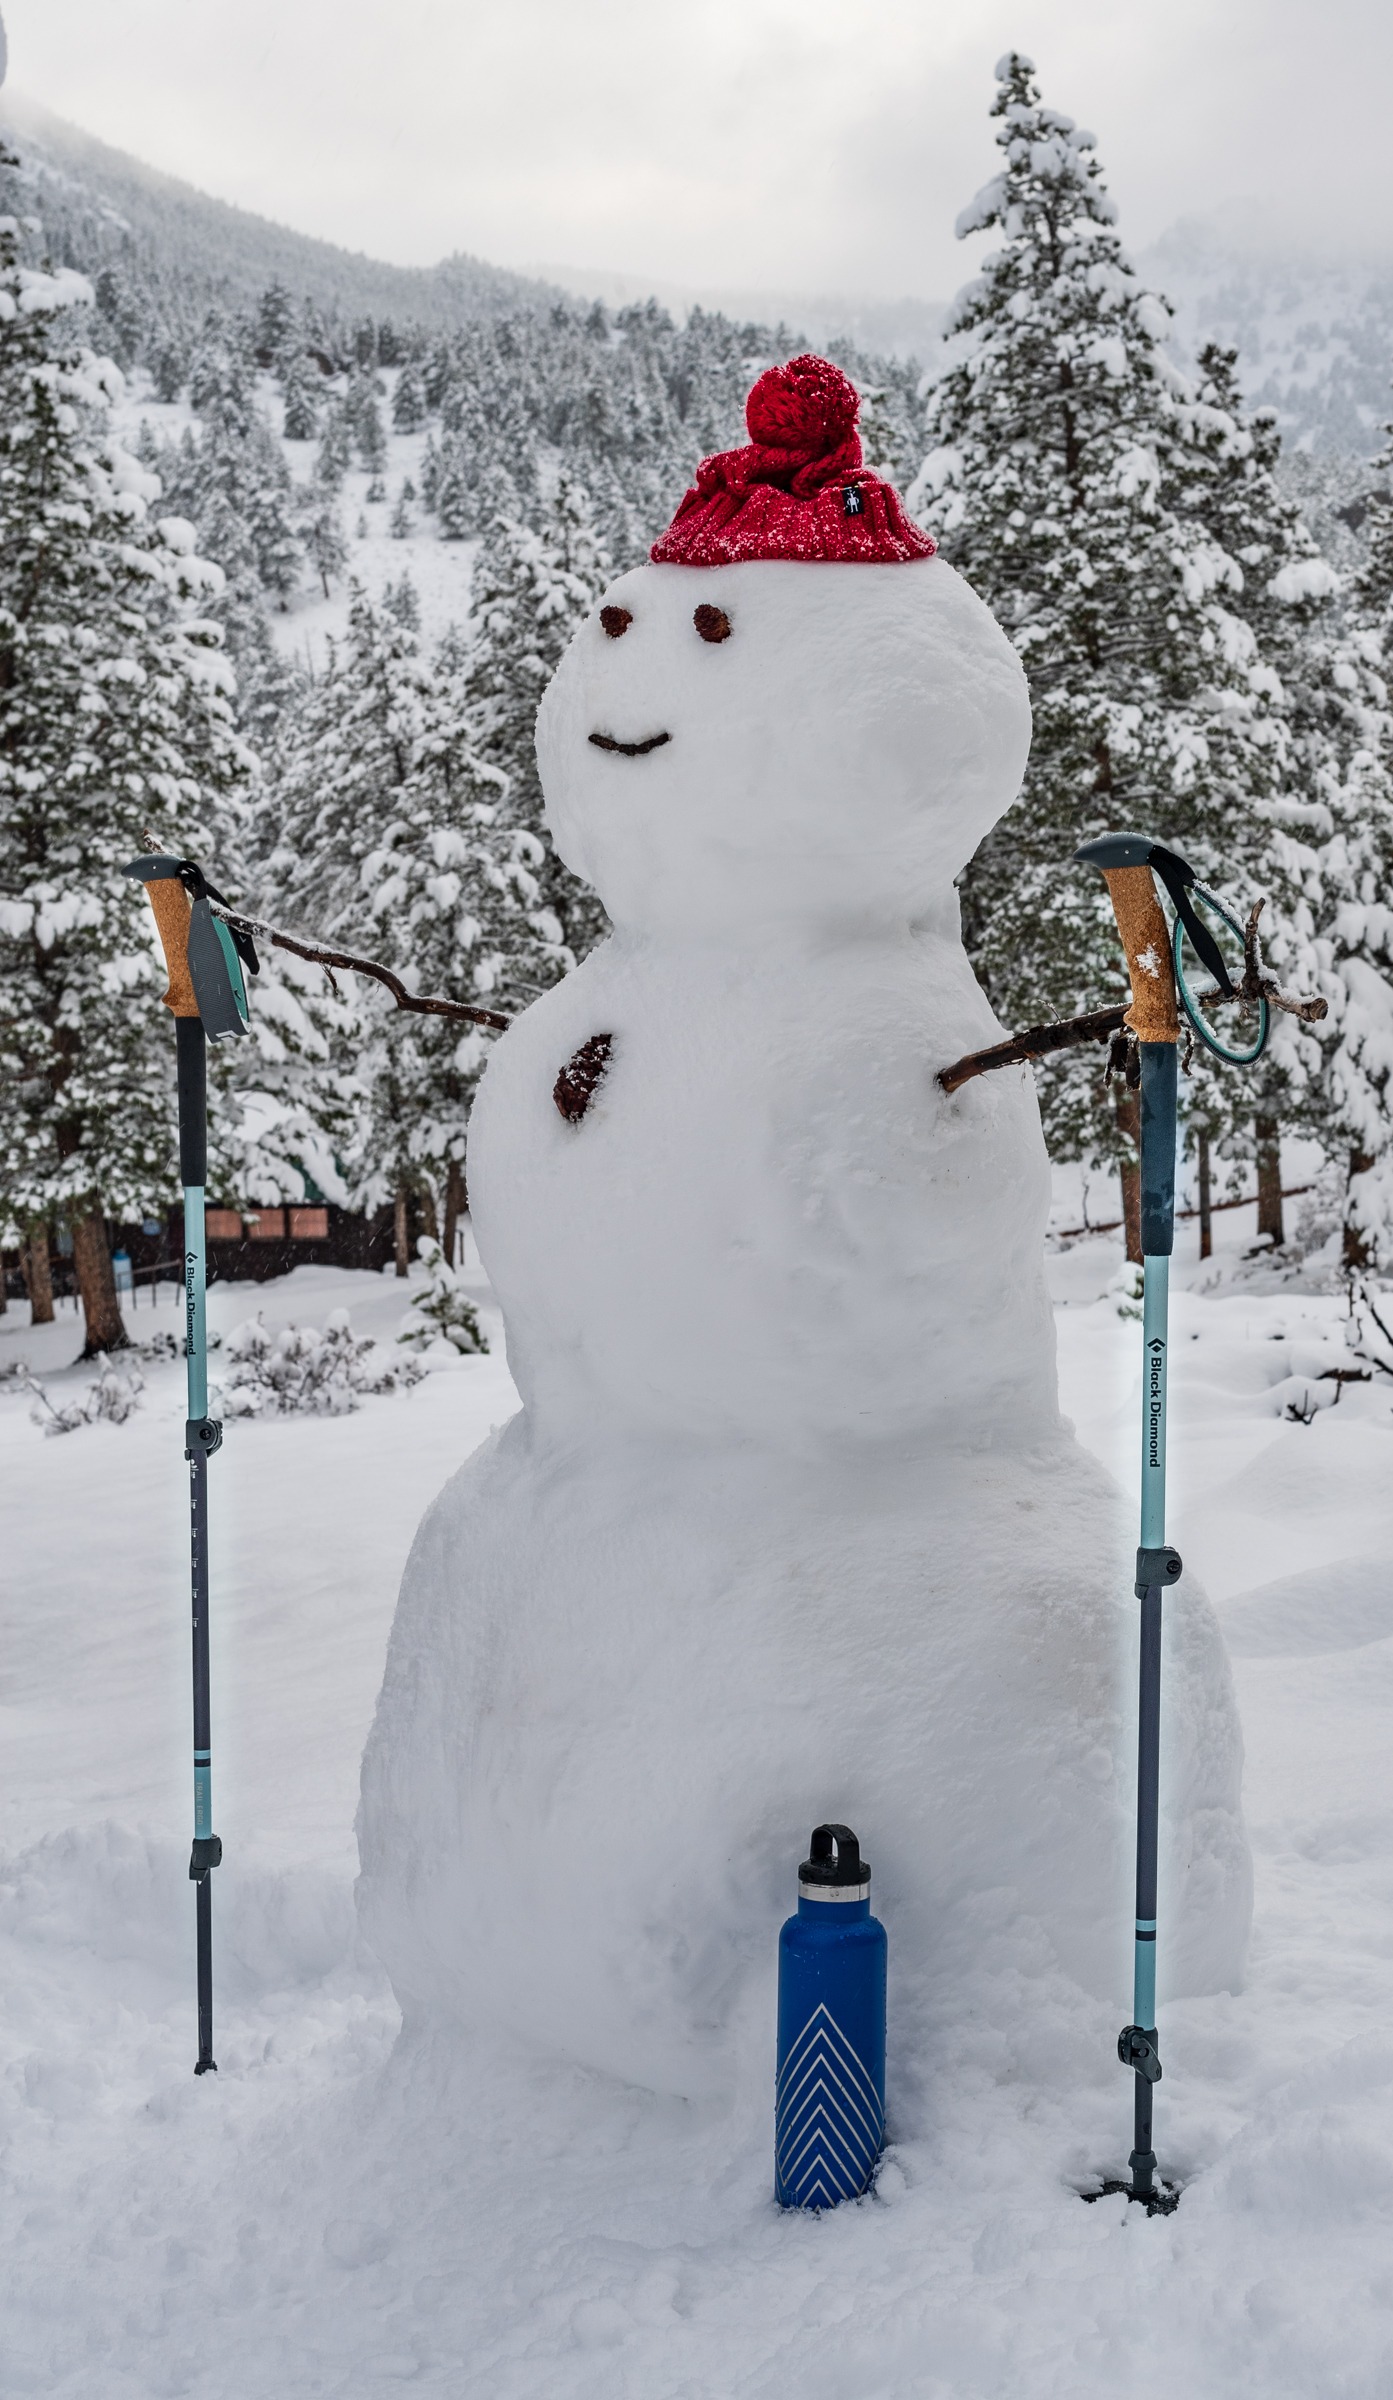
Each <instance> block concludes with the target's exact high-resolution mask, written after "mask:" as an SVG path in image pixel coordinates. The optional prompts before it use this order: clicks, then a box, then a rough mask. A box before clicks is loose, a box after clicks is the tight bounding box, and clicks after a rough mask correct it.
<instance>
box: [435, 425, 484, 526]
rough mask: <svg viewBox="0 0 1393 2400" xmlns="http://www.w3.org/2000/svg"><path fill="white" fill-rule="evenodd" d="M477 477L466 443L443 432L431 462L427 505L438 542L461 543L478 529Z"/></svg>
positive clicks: (452, 434) (456, 435) (453, 435)
mask: <svg viewBox="0 0 1393 2400" xmlns="http://www.w3.org/2000/svg"><path fill="white" fill-rule="evenodd" d="M476 481H477V477H476V474H475V470H474V464H473V460H472V459H471V457H470V453H469V449H468V445H467V443H466V442H465V441H464V439H463V437H462V436H461V435H459V434H457V433H447V434H446V435H445V437H444V439H443V440H442V442H441V444H440V447H439V450H438V451H437V452H436V454H435V456H434V457H433V459H432V461H431V488H432V491H433V493H434V498H433V500H432V502H431V505H432V507H433V509H434V511H435V521H436V524H437V525H438V526H439V528H440V538H441V540H442V542H463V541H467V540H468V539H469V536H470V535H471V534H473V533H477V532H478V529H479V523H478V506H479V496H478V493H477V491H476V490H475V483H476Z"/></svg>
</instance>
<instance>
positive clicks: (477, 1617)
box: [359, 1416, 1251, 2094]
mask: <svg viewBox="0 0 1393 2400" xmlns="http://www.w3.org/2000/svg"><path fill="white" fill-rule="evenodd" d="M1124 1516H1125V1510H1124V1508H1123V1505H1122V1503H1121V1500H1120V1498H1119V1495H1118V1494H1117V1492H1116V1490H1115V1489H1114V1487H1113V1486H1112V1485H1111V1484H1110V1482H1109V1481H1108V1479H1107V1477H1106V1476H1105V1475H1104V1474H1103V1473H1102V1471H1101V1469H1099V1468H1098V1467H1097V1466H1096V1465H1095V1463H1094V1462H1093V1461H1091V1460H1090V1459H1089V1458H1088V1457H1087V1456H1086V1455H1085V1453H1084V1452H1082V1451H1081V1450H1080V1449H1078V1447H1077V1446H1076V1445H1075V1444H1074V1443H1073V1442H1072V1441H1070V1440H1068V1439H1067V1438H1065V1439H1063V1440H1061V1441H1057V1442H1055V1443H1053V1444H1051V1445H1050V1446H1049V1447H1048V1448H1046V1449H1042V1450H1040V1451H1038V1452H1036V1453H1033V1454H1031V1455H1029V1456H1026V1457H1021V1456H1019V1455H1017V1456H1014V1457H1008V1456H1004V1455H1000V1454H981V1453H979V1454H973V1455H963V1454H956V1455H946V1456H941V1457H939V1458H938V1459H936V1460H930V1461H927V1462H926V1461H924V1460H923V1459H922V1458H919V1457H914V1456H910V1455H908V1454H907V1453H904V1452H900V1453H897V1454H893V1455H891V1454H888V1453H885V1452H876V1453H865V1454H861V1455H857V1454H856V1453H854V1452H853V1451H851V1450H849V1449H848V1450H844V1451H843V1452H841V1453H840V1454H839V1456H838V1457H837V1458H836V1459H829V1460H828V1461H827V1462H826V1463H825V1464H824V1466H823V1467H821V1468H820V1469H814V1468H812V1467H810V1466H806V1465H805V1466H803V1467H794V1466H793V1465H791V1464H790V1463H789V1462H788V1461H779V1460H776V1459H771V1458H769V1457H759V1456H755V1455H753V1454H751V1453H743V1454H739V1455H731V1454H728V1453H724V1452H721V1453H713V1452H702V1451H688V1452H682V1453H678V1452H675V1451H673V1450H671V1449H665V1448H658V1447H645V1448H641V1449H640V1448H636V1449H634V1450H633V1451H632V1452H630V1453H628V1454H627V1455H615V1454H614V1453H612V1452H610V1453H607V1454H605V1455H604V1456H603V1457H602V1458H601V1459H599V1460H597V1459H596V1458H595V1457H593V1456H589V1457H587V1456H584V1455H581V1454H579V1453H574V1452H573V1453H570V1454H567V1455H560V1454H554V1453H553V1454H551V1455H545V1456H544V1455H540V1454H538V1453H537V1452H536V1451H534V1449H533V1447H532V1445H531V1440H530V1429H529V1426H528V1423H527V1420H526V1418H525V1417H522V1416H519V1417H517V1418H515V1419H514V1420H513V1422H512V1423H511V1424H510V1425H509V1426H507V1427H505V1429H504V1430H503V1432H502V1433H501V1434H499V1435H497V1436H495V1437H494V1439H493V1440H492V1441H490V1442H489V1443H488V1444H487V1445H486V1446H485V1447H484V1449H483V1450H481V1451H480V1452H479V1453H478V1454H477V1455H476V1456H475V1457H474V1458H473V1459H471V1460H470V1461H469V1463H468V1464H467V1465H466V1466H465V1467H464V1468H463V1469H462V1470H461V1472H460V1473H459V1474H458V1475H457V1476H456V1477H455V1478H454V1480H453V1481H452V1482H451V1483H450V1484H449V1485H448V1486H447V1487H446V1489H445V1491H444V1492H443V1494H442V1495H441V1497H440V1499H439V1500H438V1501H437V1502H436V1504H435V1506H434V1507H433V1508H432V1510H431V1511H430V1513H429V1514H428V1516H427V1517H426V1519H425V1521H424V1523H423V1525H422V1527H421V1530H420V1532H419V1534H418V1536H417V1539H416V1544H415V1547H414V1549H413V1551H412V1554H411V1558H410V1561H409V1563H408V1566H407V1570H406V1575H405V1579H404V1582H403V1587H402V1594H401V1600H400V1604H399V1607H398V1612H397V1618H396V1623H395V1626H394V1629H393V1634H392V1640H391V1646H390V1651H389V1656H388V1663H387V1671H386V1678H385V1682H384V1686H383V1690H382V1695H381V1698H380V1701H379V1704H378V1711H377V1718H376V1722H375V1724H374V1727H373V1731H372V1734H371V1737H370V1739H369V1743H368V1748H367V1753H366V1757H365V1760H364V1770H363V1792H362V1804H361V1808H360V1812H359V1838H360V1848H361V1857H362V1877H361V1881H360V1885H359V1904H360V1909H361V1913H362V1920H363V1924H364V1928H365V1930H366V1933H367V1935H368V1938H369V1940H370V1942H371V1943H372V1945H373V1947H374V1948H375V1949H376V1951H377V1952H378V1954H379V1956H380V1957H381V1958H382V1960H383V1962H384V1963H385V1965H386V1967H387V1970H388V1972H389V1974H390V1976H391V1978H392V1981H393V1984H394V1986H395V1989H396V1992H397V1996H398V1999H399V2000H400V2002H401V2005H402V2008H403V2011H404V2014H405V2016H406V2019H407V2022H408V2023H409V2024H413V2023H414V2024H420V2023H430V2022H436V2023H438V2022H440V2021H441V2020H447V2021H448V2020H454V2021H455V2022H457V2023H464V2024H468V2023H488V2024H493V2025H496V2026H498V2027H501V2028H505V2029H507V2030H508V2031H510V2032H511V2033H514V2034H518V2035H521V2036H522V2037H523V2038H524V2039H527V2040H530V2041H533V2042H535V2043H537V2044H539V2045H541V2046H542V2047H544V2048H545V2049H546V2050H547V2051H549V2052H552V2053H554V2054H557V2055H561V2056H566V2057H571V2058H574V2059H578V2060H580V2061H582V2062H584V2063H586V2064H588V2065H591V2066H595V2067H598V2068H601V2069H603V2070H605V2071H607V2072H609V2073H612V2074H614V2075H617V2076H620V2077H623V2078H625V2079H626V2080H629V2081H633V2082H638V2083H644V2084H648V2085H651V2086H653V2087H654V2088H656V2089H659V2090H666V2091H672V2092H679V2093H689V2094H696V2093H698V2092H718V2091H722V2090H724V2091H733V2090H734V2089H735V2088H737V2086H746V2085H748V2084H749V2083H750V2081H751V2079H752V2078H753V2079H756V2080H759V2079H763V2078H764V2077H765V2076H766V2071H767V2069H768V2065H769V2056H770V2046H771V2043H772V2020H771V2018H770V2013H769V2012H770V2008H771V2005H772V2002H771V1990H772V1975H773V1966H774V1954H775V1940H776V1936H777V1932H778V1927H779V1924H780V1922H781V1920H782V1918H783V1917H784V1916H785V1915H787V1914H788V1913H789V1911H790V1909H791V1908H792V1906H793V1904H794V1899H795V1893H796V1883H795V1871H796V1867H797V1862H798V1860H799V1859H800V1858H801V1857H802V1856H803V1855H804V1854H805V1849H806V1842H807V1836H808V1833H809V1830H810V1828H811V1827H812V1826H813V1825H814V1824H816V1823H818V1822H820V1821H821V1820H823V1819H825V1818H832V1819H840V1820H843V1821H845V1822H846V1823H848V1824H850V1825H852V1826H854V1827H855V1829H856V1831H857V1833H858V1834H859V1835H860V1837H861V1840H862V1844H863V1847H864V1849H865V1852H866V1854H867V1856H868V1857H869V1858H870V1860H871V1862H872V1867H873V1870H874V1882H873V1887H872V1890H873V1905H874V1906H875V1908H876V1911H877V1913H878V1914H879V1915H880V1916H881V1917H883V1919H884V1921H885V1923H886V1925H887V1927H888V1929H889V1934H890V1943H891V1975H892V2006H893V2005H894V1995H895V1994H896V1993H898V1995H899V2000H900V2003H901V2004H902V2005H907V2006H908V2007H909V2009H910V2011H911V2012H912V2013H913V2014H915V2015H917V2014H918V2013H919V2011H918V2004H917V2003H916V2000H915V1995H916V1994H917V1995H919V1996H920V2000H922V1999H923V1998H924V1997H925V1996H926V1995H927V1994H929V1993H930V1991H931V1992H932V1993H933V1994H934V1995H936V1998H935V1999H934V2001H933V2002H932V2006H933V2007H934V2008H938V2007H941V2006H943V2005H945V2004H947V2005H950V2006H951V1990H952V1987H953V1986H954V1984H955V1983H957V1984H959V1985H961V1987H962V1988H963V1990H964V1991H965V1990H966V1988H967V1986H968V1984H969V1982H970V1983H971V1984H972V1985H973V1986H974V1989H975V1993H976V1997H975V2001H974V2005H976V2006H979V2007H980V2005H981V1982H980V1968H981V1959H980V1955H979V1951H980V1943H981V1929H982V1925H983V1921H984V1919H983V1909H984V1905H985V1907H986V1909H987V1913H988V1915H989V1917H990V1921H991V1924H992V1927H993V1933H992V1953H993V1959H994V1961H996V1962H997V1963H998V1964H999V1966H1000V1968H1001V1972H1000V1973H999V1974H998V1975H997V1976H996V1979H995V1983H996V1988H998V1989H999V1991H1000V1994H1001V2005H1002V2007H1003V2009H1005V2008H1007V2007H1010V2008H1012V2009H1014V2010H1015V2011H1016V2012H1019V2009H1020V2006H1021V2005H1022V1991H1023V1989H1024V1988H1025V1987H1024V1986H1023V1984H1022V1980H1021V1978H1022V1976H1025V1977H1027V1978H1028V1977H1029V1976H1030V1975H1032V1974H1033V1973H1035V1972H1037V1971H1038V1970H1039V1967H1040V1965H1041V1962H1042V1960H1045V1961H1047V1960H1048V1959H1049V1957H1050V1955H1051V1953H1052V1955H1053V1958H1054V1960H1055V1961H1057V1963H1058V1966H1059V1967H1060V1968H1061V1969H1062V1970H1063V1971H1064V1973H1065V1974H1066V1975H1068V1976H1070V1977H1072V1978H1073V1979H1074V1980H1075V1981H1076V1982H1077V1983H1079V1984H1082V1985H1083V1986H1084V1987H1086V1988H1087V1989H1088V1990H1090V1991H1092V1992H1094V1993H1097V1994H1099V1995H1103V1996H1107V1995H1111V1996H1112V1997H1113V1998H1114V1999H1115V2000H1116V2003H1117V2007H1118V2011H1119V2016H1118V2022H1119V2023H1121V2022H1122V2021H1123V2019H1124V2017H1125V2016H1126V2015H1127V2014H1129V2013H1130V1991H1131V1940H1130V1916H1131V1908H1132V1893H1131V1877H1132V1865H1133V1805H1134V1790H1135V1714H1136V1638H1137V1608H1136V1603H1135V1601H1133V1600H1132V1599H1131V1598H1130V1597H1129V1596H1128V1595H1129V1587H1130V1580H1131V1573H1132V1553H1131V1552H1130V1550H1128V1549H1127V1547H1126V1546H1125V1543H1124V1541H1123V1539H1122V1525H1123V1520H1124ZM1164 1673H1165V1701H1164V1707H1165V1715H1164V1724H1163V1789H1162V1806H1163V1822H1162V1834H1161V1851H1162V1867H1161V1949H1160V1967H1161V1978H1162V1993H1163V1996H1164V1995H1165V1994H1166V1993H1168V1992H1169V1993H1195V1992H1203V1991H1212V1990H1218V1989H1222V1988H1225V1987H1228V1988H1234V1987H1236V1985H1237V1983H1238V1981H1239V1978H1240V1976H1241V1972H1242V1965H1243V1958H1244V1952H1245V1947H1246V1942H1247V1933H1248V1923H1249V1916H1250V1910H1251V1874H1250V1865H1249V1858H1248V1851H1247V1845H1246V1841H1245V1838H1244V1833H1243V1826H1242V1818H1241V1814H1240V1807H1239V1785H1240V1778H1241V1769H1242V1745H1241V1741H1240V1736H1239V1731H1238V1721H1237V1715H1236V1711H1235V1707H1234V1700H1233V1692H1232V1685H1231V1682H1230V1678H1229V1673H1228V1666H1227V1661H1226V1659H1225V1656H1224V1652H1223V1647H1222V1644H1221V1641H1220V1638H1219V1634H1218V1631H1217V1627H1216V1625H1215V1621H1214V1618H1213V1615H1212V1612H1211V1610H1210V1608H1209V1605H1208V1602H1207V1601H1206V1600H1205V1599H1204V1597H1203V1595H1202V1593H1200V1592H1199V1591H1197V1590H1196V1588H1195V1586H1194V1584H1193V1582H1192V1581H1191V1582H1187V1583H1185V1584H1182V1585H1181V1586H1180V1588H1179V1589H1178V1591H1176V1592H1175V1593H1173V1594H1168V1595H1167V1599H1166V1635H1165V1665H1164Z"/></svg>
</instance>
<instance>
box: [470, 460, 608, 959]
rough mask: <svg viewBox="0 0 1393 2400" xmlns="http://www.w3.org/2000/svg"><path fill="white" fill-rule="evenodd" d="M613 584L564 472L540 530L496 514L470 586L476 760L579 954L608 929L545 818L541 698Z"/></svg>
mask: <svg viewBox="0 0 1393 2400" xmlns="http://www.w3.org/2000/svg"><path fill="white" fill-rule="evenodd" d="M494 490H495V492H496V491H497V486H495V487H494ZM505 505H506V503H505ZM608 580H609V561H608V559H607V557H606V555H605V551H604V548H603V545H602V543H601V541H600V537H599V534H598V533H597V531H596V527H595V521H594V516H593V514H592V511H591V507H590V502H589V498H588V495H587V494H586V492H585V489H584V487H583V485H582V484H581V483H580V482H579V480H578V478H577V477H575V476H574V475H572V474H570V473H569V472H568V471H565V470H563V471H562V473H561V474H560V475H559V476H558V477H557V479H556V483H555V486H554V488H553V490H552V491H551V493H550V494H549V496H548V497H547V499H546V501H545V502H544V503H543V505H542V508H541V510H540V512H539V522H538V523H537V525H536V526H535V527H534V526H529V525H524V524H521V523H519V521H518V519H517V517H516V516H514V515H511V514H506V513H495V514H493V515H492V517H491V522H490V523H489V524H488V526H487V529H486V531H485V534H484V538H483V541H482V542H481V544H480V548H479V555H478V558H477V559H476V561H475V565H474V580H473V584H472V586H471V600H472V607H471V613H470V625H469V634H470V664H469V681H468V691H469V705H470V723H471V727H472V729H473V733H474V738H475V741H476V743H477V747H478V750H479V753H480V756H481V757H482V758H484V759H485V760H487V762H488V763H489V765H490V766H492V767H494V768H495V769H497V770H498V772H499V773H500V774H501V775H502V776H503V777H504V778H505V786H506V800H505V809H506V815H507V819H508V821H509V823H511V824H512V825H515V826H517V827H519V828H521V829H522V830H524V831H525V832H527V833H528V834H529V835H530V836H531V837H532V838H533V839H534V840H535V841H536V842H537V844H538V846H539V855H541V856H542V857H543V859H544V864H543V867H542V874H541V885H542V892H543V896H544V898H545V901H546V904H547V905H548V907H550V908H551V909H552V910H553V911H554V913H555V915H556V917H557V919H558V922H559V924H560V926H561V929H562V934H563V938H564V940H565V943H566V945H567V947H568V948H569V949H570V950H571V951H572V952H574V954H575V956H576V957H578V958H580V957H583V956H584V955H585V953H586V951H588V950H590V949H593V947H594V945H595V943H596V942H597V941H599V940H600V939H601V938H602V937H603V935H604V934H605V933H606V932H607V931H608V921H607V919H606V917H605V914H604V910H603V909H602V907H601V905H600V903H599V901H598V899H597V898H596V896H595V894H594V893H593V892H592V891H590V890H589V888H588V886H586V885H585V884H582V883H580V882H579V881H578V880H577V878H576V877H575V876H574V875H572V874H571V873H570V871H569V869H568V868H566V867H564V866H563V865H562V863H561V861H560V859H559V858H558V857H557V856H556V854H555V852H554V851H553V849H552V848H551V844H550V841H549V839H548V837H547V835H546V831H545V828H544V826H543V822H542V807H543V803H542V787H541V782H540V779H539V777H538V773H537V753H536V744H535V734H536V724H537V710H538V707H539V705H540V702H541V697H542V694H543V692H544V691H545V690H546V687H547V685H548V683H549V682H550V681H551V678H552V675H553V673H554V672H555V669H556V666H557V663H558V661H559V660H560V657H561V654H562V652H563V651H564V650H565V648H566V646H567V644H568V643H569V641H570V639H571V636H572V634H573V633H574V632H575V630H576V627H577V626H578V625H579V624H580V623H581V621H582V619H583V618H584V617H586V616H587V615H588V614H589V612H590V610H591V608H592V607H593V606H594V603H595V600H596V597H597V595H598V594H599V593H600V592H601V591H603V589H604V587H605V585H606V583H607V582H608Z"/></svg>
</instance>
